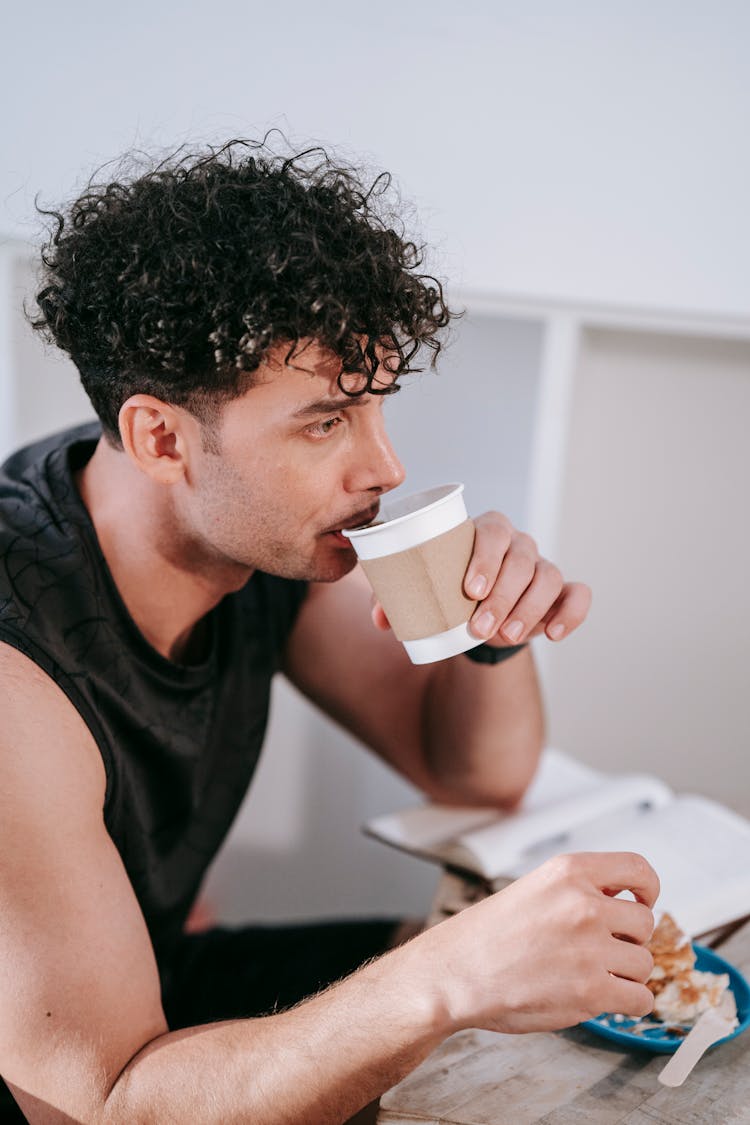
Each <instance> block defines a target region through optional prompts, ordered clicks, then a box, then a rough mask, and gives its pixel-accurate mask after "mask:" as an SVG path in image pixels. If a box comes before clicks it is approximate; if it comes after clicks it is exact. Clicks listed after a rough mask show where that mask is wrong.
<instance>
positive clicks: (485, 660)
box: [464, 642, 527, 664]
mask: <svg viewBox="0 0 750 1125" xmlns="http://www.w3.org/2000/svg"><path fill="white" fill-rule="evenodd" d="M526 646H527V642H524V643H523V644H522V645H507V647H506V648H495V647H494V645H488V644H481V645H477V646H476V647H475V648H469V649H467V650H466V652H465V653H464V656H468V658H469V660H473V661H474V663H475V664H502V662H503V661H504V660H508V658H509V657H511V656H515V654H516V653H517V652H520V651H521V649H522V648H526Z"/></svg>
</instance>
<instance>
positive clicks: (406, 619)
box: [360, 519, 477, 641]
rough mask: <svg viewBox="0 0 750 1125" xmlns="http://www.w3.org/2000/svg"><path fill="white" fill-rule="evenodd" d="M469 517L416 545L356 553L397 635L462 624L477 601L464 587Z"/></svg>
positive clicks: (418, 635)
mask: <svg viewBox="0 0 750 1125" xmlns="http://www.w3.org/2000/svg"><path fill="white" fill-rule="evenodd" d="M474 535H475V529H474V524H473V522H472V521H471V520H470V519H466V520H464V522H463V523H460V524H458V525H457V526H456V527H452V528H451V529H450V530H449V531H444V532H442V534H440V535H436V536H434V537H433V538H432V539H428V540H427V541H426V542H424V543H420V544H418V545H417V546H415V547H409V548H407V549H406V550H405V551H397V552H396V553H395V554H392V555H386V556H384V557H382V558H377V559H360V565H361V567H362V569H363V570H364V572H365V574H366V575H367V577H368V579H369V582H370V585H371V586H372V588H373V591H374V593H375V596H376V598H377V599H378V601H379V602H380V604H381V605H382V607H383V609H384V610H385V613H386V616H387V617H388V620H389V621H390V623H391V628H392V629H393V632H394V633H395V635H396V636H397V637H398V639H399V640H400V641H415V640H421V639H422V638H424V637H432V636H435V635H436V634H438V633H444V632H446V631H447V630H448V629H454V628H456V627H457V626H460V625H463V624H465V623H466V622H467V621H468V620H469V618H470V617H471V615H472V613H473V612H474V609H475V607H476V604H477V603H476V602H475V601H472V600H471V598H467V597H466V596H465V595H464V592H463V578H464V576H465V574H466V570H467V568H468V565H469V560H470V559H471V554H472V551H473V549H474Z"/></svg>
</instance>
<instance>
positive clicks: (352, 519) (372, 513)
mask: <svg viewBox="0 0 750 1125" xmlns="http://www.w3.org/2000/svg"><path fill="white" fill-rule="evenodd" d="M379 511H380V503H377V504H373V506H372V507H371V508H365V510H364V511H362V512H357V513H356V514H355V515H353V516H349V518H348V519H345V520H344V521H343V523H337V524H335V525H334V526H333V527H329V528H328V532H327V533H326V534H330V533H331V532H341V531H344V530H346V531H351V530H352V528H354V527H364V526H365V525H366V524H368V523H372V521H373V520H374V519H375V517H376V516H377V514H378V512H379Z"/></svg>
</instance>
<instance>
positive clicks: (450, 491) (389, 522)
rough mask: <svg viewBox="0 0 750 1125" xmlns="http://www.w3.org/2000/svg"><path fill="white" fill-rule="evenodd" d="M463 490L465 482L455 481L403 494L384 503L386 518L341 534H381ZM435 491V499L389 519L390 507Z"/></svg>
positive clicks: (355, 535) (356, 536) (429, 494)
mask: <svg viewBox="0 0 750 1125" xmlns="http://www.w3.org/2000/svg"><path fill="white" fill-rule="evenodd" d="M463 490H464V486H463V484H460V483H458V482H455V483H453V484H439V485H436V486H435V487H434V488H425V489H422V490H421V491H420V492H413V493H411V494H410V495H408V496H403V497H400V498H399V499H398V500H393V501H392V502H391V504H387V503H386V504H385V505H384V509H383V513H382V514H383V515H384V516H385V518H384V519H381V518H379V517H378V522H377V523H374V524H368V525H367V526H366V527H354V528H348V529H346V528H345V529H342V532H341V534H342V535H345V536H346V537H347V539H355V538H356V539H364V538H365V537H366V536H368V535H377V534H378V532H380V534H381V535H382V533H383V532H384V531H385V530H386V528H388V529H390V528H392V527H397V526H398V525H399V524H402V523H407V522H408V521H409V520H412V519H414V517H415V516H421V515H423V514H424V513H425V512H431V511H433V509H435V508H439V507H440V505H441V504H445V503H446V502H447V501H448V500H451V499H453V498H454V497H455V496H460V495H461V493H462V492H463ZM435 493H437V495H436V496H435V499H434V500H432V501H428V502H427V503H426V504H420V505H418V506H417V507H415V508H412V509H411V510H410V511H408V512H404V513H403V515H400V516H394V517H393V518H392V519H388V515H387V513H388V509H389V507H392V508H395V509H398V508H399V507H401V505H403V504H409V503H411V502H412V501H414V500H418V499H419V497H420V496H432V495H434V494H435Z"/></svg>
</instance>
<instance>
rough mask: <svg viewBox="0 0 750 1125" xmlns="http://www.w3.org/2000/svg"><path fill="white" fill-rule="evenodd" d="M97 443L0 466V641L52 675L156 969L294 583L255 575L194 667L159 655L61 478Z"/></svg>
mask: <svg viewBox="0 0 750 1125" xmlns="http://www.w3.org/2000/svg"><path fill="white" fill-rule="evenodd" d="M99 435H100V430H99V427H98V425H97V424H92V425H88V426H79V427H77V428H76V429H74V430H70V431H67V432H66V433H63V434H59V435H56V436H55V437H53V438H49V439H47V440H45V441H42V442H38V443H36V444H35V445H32V446H29V447H27V448H26V449H23V450H21V451H20V452H18V453H16V454H15V455H14V456H12V457H11V458H10V459H9V460H8V461H6V463H5V464H4V465H3V466H2V468H0V641H3V642H5V643H6V644H9V645H12V646H13V647H14V648H16V649H19V650H20V651H21V652H23V653H25V654H26V655H27V656H28V657H30V658H31V659H32V660H33V661H34V662H35V663H36V664H38V665H39V667H41V668H42V669H43V670H44V671H45V672H46V673H47V674H48V675H49V676H50V677H51V678H52V679H53V680H54V682H55V683H56V684H57V685H58V686H59V687H60V688H61V689H62V691H64V692H65V694H66V695H67V697H68V699H69V700H70V701H71V703H72V704H73V706H74V707H75V708H76V710H77V711H78V712H79V714H80V715H81V717H82V718H83V720H84V722H85V723H86V725H87V726H88V729H89V730H90V732H91V734H92V735H93V737H94V739H95V740H96V743H97V745H98V747H99V750H100V752H101V755H102V758H103V761H104V766H105V770H106V777H107V786H106V798H105V807H104V819H105V824H106V827H107V830H108V831H109V833H110V835H111V837H112V839H113V841H114V843H115V846H116V847H117V850H118V851H119V853H120V855H121V856H122V860H123V863H124V865H125V869H126V871H127V873H128V876H129V878H130V881H131V883H132V885H133V889H134V891H135V894H136V897H137V898H138V901H139V903H140V906H141V909H142V911H143V914H144V916H145V919H146V924H147V926H148V929H149V932H150V935H151V939H152V942H153V945H154V949H155V952H156V956H157V961H158V962H159V965H160V968H161V970H162V973H163V972H164V970H165V969H166V968H167V966H168V960H169V953H170V949H171V948H172V946H173V944H174V942H175V941H176V940H177V939H178V937H179V935H180V933H181V932H182V928H183V925H184V922H185V918H186V915H187V913H188V911H189V909H190V906H191V904H192V902H193V900H194V898H195V895H196V892H197V890H198V887H199V884H200V881H201V878H202V876H203V874H204V872H205V871H206V868H207V867H208V865H209V863H210V862H211V860H212V859H213V857H214V855H215V854H216V851H217V849H218V848H219V845H220V844H221V842H222V840H223V839H224V837H225V835H226V833H227V831H228V829H229V826H230V824H231V823H232V820H233V818H234V816H235V813H236V812H237V809H238V807H239V805H240V802H241V801H242V798H243V796H244V794H245V792H246V790H247V787H248V784H249V781H250V779H251V777H252V774H253V771H254V770H255V766H256V763H257V761H258V756H259V754H260V748H261V743H262V741H263V735H264V732H265V727H266V719H267V714H268V703H269V693H270V685H271V679H272V677H273V674H274V672H275V671H276V670H277V669H278V668H279V665H280V662H281V659H282V654H283V649H284V646H285V643H286V640H287V637H288V635H289V632H290V630H291V628H292V625H293V623H294V619H295V616H296V613H297V610H298V609H299V606H300V604H301V602H302V600H303V598H304V595H305V589H306V587H305V584H304V583H302V582H292V581H289V580H286V579H282V578H276V577H273V576H271V575H268V574H264V573H261V572H259V571H256V572H255V573H254V574H253V576H252V577H251V578H250V580H249V581H248V582H247V584H246V585H245V586H244V587H243V589H242V590H240V591H239V592H237V593H234V594H230V595H228V596H226V597H225V598H224V599H223V600H222V601H221V602H220V603H219V605H218V606H217V607H216V608H215V609H214V610H213V611H212V612H211V614H210V615H209V620H208V625H209V632H210V637H211V640H210V652H209V655H208V657H207V658H206V660H205V662H204V663H202V664H200V665H189V666H182V665H179V664H175V663H173V662H171V661H169V660H167V659H165V658H164V657H162V656H161V655H160V654H159V653H157V652H156V650H155V649H153V648H152V647H151V646H150V645H149V644H148V642H147V641H146V640H145V638H144V637H143V635H142V634H141V633H140V631H139V630H138V629H137V627H136V625H135V623H134V622H133V620H132V618H131V617H130V615H129V614H128V611H127V609H126V608H125V605H124V603H123V602H122V600H121V598H120V596H119V593H118V591H117V588H116V586H115V584H114V581H113V579H112V576H111V574H110V572H109V569H108V567H107V564H106V562H105V560H104V557H103V555H102V553H101V550H100V548H99V544H98V541H97V537H96V533H95V531H94V527H93V525H92V523H91V520H90V519H89V516H88V513H87V511H86V508H85V506H84V504H83V502H82V500H81V498H80V496H79V494H78V491H77V488H76V485H75V482H74V476H73V474H74V473H76V471H77V470H79V469H81V468H82V467H83V466H84V465H85V464H86V462H87V461H88V459H89V458H90V457H91V455H92V453H93V451H94V448H95V445H96V442H97V440H98V438H99ZM133 533H134V534H137V529H134V531H133ZM50 738H54V731H50ZM19 751H20V752H23V747H19Z"/></svg>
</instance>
